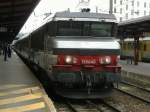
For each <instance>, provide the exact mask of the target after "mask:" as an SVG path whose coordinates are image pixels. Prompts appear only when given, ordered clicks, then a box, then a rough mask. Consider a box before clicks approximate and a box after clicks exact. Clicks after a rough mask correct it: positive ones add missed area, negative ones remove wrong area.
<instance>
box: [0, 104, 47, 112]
mask: <svg viewBox="0 0 150 112" xmlns="http://www.w3.org/2000/svg"><path fill="white" fill-rule="evenodd" d="M42 108H45V104H44V102H39V103H34V104H30V105H25V106H19V107H13V108H7V109H0V112H25V111H33V110H38V109H42Z"/></svg>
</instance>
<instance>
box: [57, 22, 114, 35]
mask: <svg viewBox="0 0 150 112" xmlns="http://www.w3.org/2000/svg"><path fill="white" fill-rule="evenodd" d="M116 26H117V25H116V24H115V23H110V22H94V21H93V22H91V21H90V22H84V21H58V23H57V36H94V37H112V36H114V35H115V32H116Z"/></svg>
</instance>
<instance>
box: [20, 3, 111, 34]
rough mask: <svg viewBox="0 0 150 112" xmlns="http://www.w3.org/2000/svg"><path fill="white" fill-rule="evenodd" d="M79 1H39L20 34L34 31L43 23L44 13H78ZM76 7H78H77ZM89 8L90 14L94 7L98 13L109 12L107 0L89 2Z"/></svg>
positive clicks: (94, 10)
mask: <svg viewBox="0 0 150 112" xmlns="http://www.w3.org/2000/svg"><path fill="white" fill-rule="evenodd" d="M79 1H81V0H41V2H40V3H39V4H38V6H37V7H36V8H35V10H34V13H32V14H31V15H30V17H29V18H28V20H27V22H26V23H25V24H26V25H24V27H23V28H22V30H21V32H22V33H27V32H31V31H32V30H34V29H36V28H37V27H38V26H39V25H40V24H42V23H43V22H44V20H43V18H44V17H45V16H43V14H44V13H49V12H51V13H55V12H58V11H65V10H67V9H68V8H69V9H70V11H79V10H78V8H79V7H80V6H81V5H80V6H78V4H79ZM77 6H78V7H77ZM89 7H90V8H91V11H92V12H96V7H98V9H99V10H98V11H99V12H104V13H108V10H109V0H90V4H89Z"/></svg>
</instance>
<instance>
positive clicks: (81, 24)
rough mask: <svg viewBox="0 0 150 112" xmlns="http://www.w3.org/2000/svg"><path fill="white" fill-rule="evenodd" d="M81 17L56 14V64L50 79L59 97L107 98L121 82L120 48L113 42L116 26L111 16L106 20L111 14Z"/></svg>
mask: <svg viewBox="0 0 150 112" xmlns="http://www.w3.org/2000/svg"><path fill="white" fill-rule="evenodd" d="M81 14H82V13H69V12H68V13H67V12H66V13H64V15H63V14H62V13H58V14H56V17H55V28H56V29H57V30H56V36H55V37H53V48H52V49H53V53H54V55H56V56H57V61H56V63H55V64H54V65H53V66H52V74H51V77H52V79H53V84H54V88H55V90H56V93H57V94H59V95H62V96H65V97H71V98H94V97H95V98H97V97H99V98H101V97H104V96H108V94H109V93H111V90H112V88H113V84H114V83H118V81H119V80H120V66H119V65H118V60H119V53H120V46H119V44H118V42H117V41H115V39H114V37H115V35H116V29H117V23H116V22H114V21H115V19H112V17H113V16H112V15H111V16H112V17H109V18H107V19H104V16H108V15H105V14H104V15H103V14H101V15H96V14H95V15H92V14H91V13H83V14H85V15H82V16H87V17H86V18H83V17H82V16H81ZM67 16H68V17H67ZM71 16H79V17H80V16H81V17H80V18H79V17H76V18H75V17H74V18H72V17H71ZM91 16H93V17H94V16H99V17H101V16H102V17H101V19H100V18H96V17H95V18H93V17H92V18H91ZM64 17H65V18H64ZM110 18H111V19H112V20H111V19H110Z"/></svg>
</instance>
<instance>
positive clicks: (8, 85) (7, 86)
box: [0, 84, 27, 90]
mask: <svg viewBox="0 0 150 112" xmlns="http://www.w3.org/2000/svg"><path fill="white" fill-rule="evenodd" d="M25 86H27V85H25V84H6V85H0V90H4V89H11V88H16V87H25Z"/></svg>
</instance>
